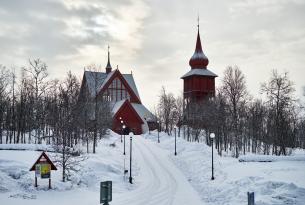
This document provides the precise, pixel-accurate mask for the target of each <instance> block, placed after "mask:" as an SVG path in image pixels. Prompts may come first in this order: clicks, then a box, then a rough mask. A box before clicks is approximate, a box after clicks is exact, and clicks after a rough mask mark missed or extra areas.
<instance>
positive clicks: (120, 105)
mask: <svg viewBox="0 0 305 205" xmlns="http://www.w3.org/2000/svg"><path fill="white" fill-rule="evenodd" d="M124 106H128V107H130V109H131V110H132V112H134V113H135V114H136V115H135V117H136V118H137V119H138V120H139V121H140V122H141V123H144V122H145V120H144V119H143V118H142V116H141V113H139V112H138V111H137V110H136V109H135V108H134V106H133V105H132V104H131V103H130V102H129V101H128V100H127V99H125V100H121V101H118V102H116V103H115V104H114V106H113V108H112V115H113V117H115V116H116V115H117V114H118V113H119V112H120V111H121V110H122V109H123V107H124Z"/></svg>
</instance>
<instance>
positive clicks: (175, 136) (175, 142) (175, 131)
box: [174, 125, 177, 155]
mask: <svg viewBox="0 0 305 205" xmlns="http://www.w3.org/2000/svg"><path fill="white" fill-rule="evenodd" d="M176 129H177V127H176V125H175V126H174V130H175V155H177V135H176Z"/></svg>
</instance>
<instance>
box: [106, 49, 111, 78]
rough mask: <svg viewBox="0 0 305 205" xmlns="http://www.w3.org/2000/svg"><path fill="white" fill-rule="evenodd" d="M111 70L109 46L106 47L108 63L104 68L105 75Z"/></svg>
mask: <svg viewBox="0 0 305 205" xmlns="http://www.w3.org/2000/svg"><path fill="white" fill-rule="evenodd" d="M111 70H112V67H111V64H110V46H109V45H108V62H107V66H106V73H110V72H111Z"/></svg>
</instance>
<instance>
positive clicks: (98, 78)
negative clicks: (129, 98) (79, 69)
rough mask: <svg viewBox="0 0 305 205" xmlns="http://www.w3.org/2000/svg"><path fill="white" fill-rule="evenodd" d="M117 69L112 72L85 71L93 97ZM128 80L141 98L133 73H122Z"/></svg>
mask: <svg viewBox="0 0 305 205" xmlns="http://www.w3.org/2000/svg"><path fill="white" fill-rule="evenodd" d="M115 71H116V70H114V71H111V72H110V73H108V74H107V73H103V72H93V71H85V78H86V82H87V86H88V90H89V93H90V95H91V97H95V96H96V94H97V93H98V92H99V91H100V90H101V89H102V88H103V87H104V85H106V83H107V82H108V81H109V80H110V79H111V77H112V75H113V74H114V73H115ZM122 76H123V77H124V79H125V80H126V82H127V83H128V85H129V87H130V88H131V89H132V91H133V92H134V93H135V94H136V95H137V97H138V98H139V99H140V95H139V92H138V89H137V86H136V83H135V81H134V78H133V75H132V74H122Z"/></svg>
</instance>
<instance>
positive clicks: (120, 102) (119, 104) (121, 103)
mask: <svg viewBox="0 0 305 205" xmlns="http://www.w3.org/2000/svg"><path fill="white" fill-rule="evenodd" d="M125 101H126V99H124V100H120V101H117V102H116V103H114V105H113V107H112V114H113V115H115V113H117V111H119V109H120V108H121V107H122V105H123V104H124V102H125Z"/></svg>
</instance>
